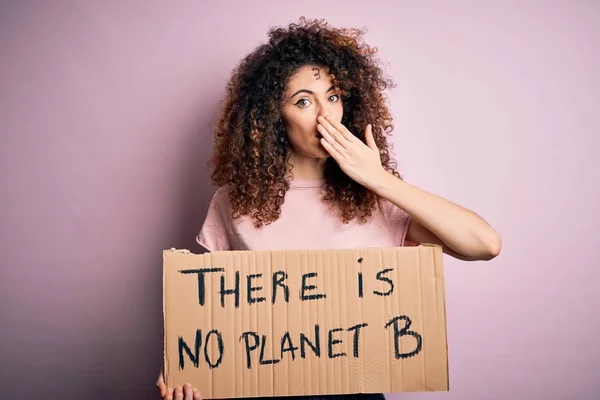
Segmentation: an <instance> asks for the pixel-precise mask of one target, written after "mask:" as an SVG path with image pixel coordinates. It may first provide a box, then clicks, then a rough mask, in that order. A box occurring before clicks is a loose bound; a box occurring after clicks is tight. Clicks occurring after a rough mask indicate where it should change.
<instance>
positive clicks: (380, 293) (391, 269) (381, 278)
mask: <svg viewBox="0 0 600 400" xmlns="http://www.w3.org/2000/svg"><path fill="white" fill-rule="evenodd" d="M393 270H394V269H393V268H387V269H384V270H382V271H379V272H378V273H377V280H378V281H382V282H387V283H388V284H389V285H390V289H389V290H388V291H387V292H385V293H382V292H379V291H377V290H373V293H375V294H378V295H379V296H389V295H390V294H392V292H393V291H394V282H392V280H391V279H390V278H386V277H384V276H382V275H384V274H387V273H388V272H390V271H393Z"/></svg>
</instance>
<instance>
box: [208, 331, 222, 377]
mask: <svg viewBox="0 0 600 400" xmlns="http://www.w3.org/2000/svg"><path fill="white" fill-rule="evenodd" d="M212 335H216V336H217V348H218V349H219V358H218V359H217V361H215V362H214V363H213V362H212V361H211V359H210V357H209V356H208V347H209V346H208V344H209V343H210V338H211V337H212ZM223 347H224V346H223V336H222V335H221V332H219V331H217V330H215V329H213V330H212V331H210V332H208V335H206V344H205V345H204V358H205V359H206V363H207V364H208V367H209V368H211V369H212V368H217V367H218V366H219V365H220V364H221V362H222V361H223Z"/></svg>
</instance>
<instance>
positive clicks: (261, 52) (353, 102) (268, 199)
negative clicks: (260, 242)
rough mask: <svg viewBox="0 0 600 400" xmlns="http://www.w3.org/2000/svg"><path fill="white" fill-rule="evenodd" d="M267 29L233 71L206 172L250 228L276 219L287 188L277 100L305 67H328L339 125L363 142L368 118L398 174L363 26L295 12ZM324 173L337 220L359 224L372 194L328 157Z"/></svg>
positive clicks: (380, 79)
mask: <svg viewBox="0 0 600 400" xmlns="http://www.w3.org/2000/svg"><path fill="white" fill-rule="evenodd" d="M268 35H269V41H268V42H267V43H266V44H263V45H261V46H259V47H257V48H256V49H254V51H252V52H251V53H250V54H248V55H247V56H246V57H245V58H244V59H243V60H242V61H241V62H240V63H239V65H238V66H237V68H236V69H235V70H234V71H233V73H232V76H231V79H230V81H229V83H228V85H227V91H226V97H225V100H224V102H223V105H222V108H221V111H220V113H219V115H218V118H217V121H216V126H215V133H214V142H215V143H214V145H215V147H214V154H213V156H212V157H211V159H210V161H209V165H210V166H211V168H212V176H211V177H212V181H213V183H214V184H215V185H216V186H217V187H222V186H225V185H228V188H229V193H228V195H229V199H230V203H231V207H232V212H233V214H232V217H233V218H238V217H240V216H242V215H251V217H252V218H253V219H254V222H255V225H256V226H257V227H260V226H263V225H265V224H269V223H271V222H273V221H275V220H277V219H278V218H279V215H280V213H281V205H282V204H283V203H284V200H285V194H286V192H287V190H288V189H289V188H290V184H289V182H290V175H289V173H288V172H289V169H288V168H286V167H287V165H288V164H287V161H288V156H289V144H288V141H287V137H286V134H285V131H284V128H283V121H282V117H281V106H282V102H283V100H284V97H285V95H284V91H285V88H286V84H287V82H288V80H289V79H290V77H291V76H292V74H293V73H294V72H295V71H296V70H297V69H298V68H299V67H302V66H305V65H317V66H324V67H327V68H329V72H330V74H332V75H333V84H334V85H335V86H336V87H337V88H338V89H339V90H340V93H341V94H342V99H343V118H342V121H341V122H342V124H344V126H346V127H347V128H348V129H349V130H350V132H353V133H354V134H355V135H356V136H357V137H358V138H360V139H361V140H362V141H363V142H365V137H364V132H365V129H366V126H367V125H368V124H372V129H373V136H374V138H375V142H376V144H377V147H378V148H379V151H380V156H381V162H382V165H383V167H384V168H385V169H386V170H387V171H389V172H390V173H392V174H394V175H395V176H397V177H400V175H399V174H398V172H396V171H395V163H394V162H393V161H392V160H391V158H390V154H389V145H388V143H387V140H386V135H389V134H390V133H391V131H392V130H393V125H392V118H391V116H390V112H389V110H388V108H387V106H386V104H385V98H384V95H383V91H384V90H385V89H387V88H390V87H392V86H393V83H392V82H391V80H390V79H388V78H386V77H385V76H384V74H383V72H382V69H381V68H380V67H379V66H378V62H377V60H376V59H375V57H374V55H375V53H376V52H377V50H376V49H375V48H372V47H369V46H367V45H366V44H364V43H363V41H362V36H363V35H364V31H362V30H359V29H339V28H333V27H331V26H330V25H329V24H328V23H327V22H325V21H323V20H307V19H305V18H301V19H300V21H299V23H297V24H296V23H294V24H290V25H289V26H288V27H285V28H281V27H278V28H271V29H270V30H269V32H268ZM324 174H325V185H324V189H325V190H324V195H323V199H324V200H325V201H327V202H329V203H330V205H332V206H336V207H337V209H338V210H339V215H340V218H341V219H342V220H343V222H344V223H347V222H349V221H351V220H353V219H354V218H357V217H358V218H360V221H361V222H365V221H366V220H367V218H368V217H369V216H371V213H372V211H373V210H374V209H375V208H376V207H377V206H378V202H379V199H378V197H377V196H376V195H375V193H373V192H372V191H370V190H368V189H366V188H365V187H363V186H361V185H360V184H358V183H356V182H355V181H353V180H352V179H351V178H349V177H348V176H347V175H346V174H345V173H344V172H343V171H342V170H341V169H340V167H339V166H338V164H337V162H336V161H335V160H334V159H333V158H332V157H329V158H328V159H327V161H326V163H325V171H324Z"/></svg>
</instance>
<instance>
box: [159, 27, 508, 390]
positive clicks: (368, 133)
mask: <svg viewBox="0 0 600 400" xmlns="http://www.w3.org/2000/svg"><path fill="white" fill-rule="evenodd" d="M269 36H270V40H269V42H268V43H267V44H264V45H262V46H260V47H258V48H257V49H255V50H254V51H253V52H252V53H250V54H249V55H247V56H246V57H245V58H244V60H243V61H242V62H241V64H240V65H239V66H238V67H237V69H236V70H235V71H234V74H233V75H232V78H231V81H230V83H229V85H228V87H227V97H226V99H225V102H224V104H223V107H222V111H221V113H220V116H219V119H218V123H217V125H216V133H215V152H214V155H213V157H212V159H211V164H212V168H213V173H212V180H213V182H214V183H215V185H216V186H217V187H218V188H219V189H218V190H217V192H216V193H215V195H214V197H213V199H212V201H211V204H210V207H209V210H208V214H207V217H206V221H205V222H204V225H203V227H202V230H201V231H200V233H199V235H198V237H197V240H198V243H200V244H201V245H202V246H203V247H205V248H206V249H208V250H209V251H216V250H260V249H271V250H275V249H287V250H290V249H317V248H320V249H335V248H357V247H391V246H403V245H405V244H406V243H416V244H419V243H424V242H426V243H437V244H440V245H441V246H442V247H443V250H444V252H445V253H447V254H449V255H452V256H453V257H456V258H459V259H461V260H490V259H492V258H494V257H496V256H497V255H498V254H499V252H500V248H501V239H500V237H499V235H498V234H497V233H496V232H495V231H494V229H492V228H491V227H490V226H489V225H488V224H487V223H486V222H485V221H484V220H483V219H482V218H481V217H479V216H478V215H477V214H475V213H474V212H472V211H470V210H467V209H465V208H463V207H461V206H459V205H457V204H454V203H452V202H450V201H448V200H446V199H443V198H441V197H439V196H436V195H434V194H431V193H429V192H427V191H425V190H422V189H420V188H418V187H416V186H414V185H411V184H409V183H407V182H405V181H404V180H403V179H401V177H400V175H399V174H398V172H397V171H395V169H394V168H395V165H394V163H393V162H392V160H391V158H390V154H389V147H388V143H387V138H386V136H387V134H389V133H390V132H391V131H392V129H393V125H392V118H391V116H390V112H389V110H388V108H387V106H386V105H385V102H384V96H383V91H384V90H385V89H388V88H389V87H391V82H390V81H389V80H387V79H386V78H385V77H384V76H383V73H382V71H381V69H380V68H379V67H378V65H377V62H376V60H375V58H374V55H375V50H374V49H372V48H370V47H369V46H367V45H365V44H364V43H363V42H362V32H360V31H357V30H345V29H336V28H332V27H330V26H329V25H328V24H326V23H325V22H322V21H306V20H304V19H301V21H300V23H299V24H292V25H290V26H289V27H287V28H278V29H272V30H271V31H270V32H269ZM157 386H158V387H159V390H160V391H161V393H162V395H163V397H165V396H167V397H166V398H168V399H171V398H175V399H184V398H185V399H192V398H196V397H193V393H194V391H193V389H192V388H191V387H189V385H187V386H186V389H187V394H186V393H184V390H181V388H177V390H175V391H174V393H172V392H173V391H172V390H171V394H170V395H169V394H168V393H167V388H166V386H165V384H164V381H163V379H162V374H161V375H160V377H159V380H158V382H157ZM196 392H197V391H196ZM172 396H174V397H172ZM197 396H199V394H197ZM349 397H350V396H349ZM355 397H357V396H355ZM363 397H369V395H363ZM378 397H382V395H378Z"/></svg>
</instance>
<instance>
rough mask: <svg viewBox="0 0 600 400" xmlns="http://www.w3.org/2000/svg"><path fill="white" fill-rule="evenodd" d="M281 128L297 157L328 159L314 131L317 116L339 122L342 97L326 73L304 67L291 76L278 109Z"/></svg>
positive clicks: (325, 70) (321, 70) (310, 67)
mask: <svg viewBox="0 0 600 400" xmlns="http://www.w3.org/2000/svg"><path fill="white" fill-rule="evenodd" d="M281 115H282V118H283V125H284V128H285V131H286V133H287V137H288V141H289V143H290V145H291V147H292V151H293V152H294V153H295V154H296V155H297V156H300V157H308V158H317V159H318V158H321V159H322V158H327V157H329V153H327V151H326V150H325V149H324V148H323V146H321V143H320V141H319V140H320V139H321V135H320V134H319V131H317V117H319V116H325V115H329V116H330V117H331V118H332V119H335V120H336V121H338V122H341V121H342V115H343V108H342V97H341V96H340V95H339V92H338V90H337V88H335V87H334V86H333V83H332V81H331V77H330V76H329V73H328V70H327V69H326V68H323V67H317V66H304V67H301V68H299V69H298V71H296V73H295V74H294V75H292V77H291V79H290V81H289V82H288V85H287V87H286V90H285V100H284V104H283V107H282V110H281Z"/></svg>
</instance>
